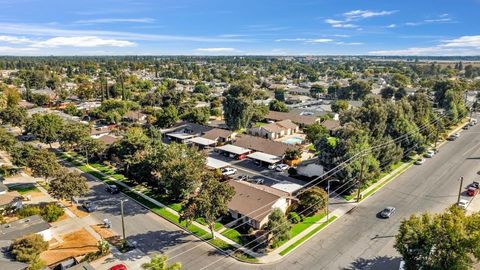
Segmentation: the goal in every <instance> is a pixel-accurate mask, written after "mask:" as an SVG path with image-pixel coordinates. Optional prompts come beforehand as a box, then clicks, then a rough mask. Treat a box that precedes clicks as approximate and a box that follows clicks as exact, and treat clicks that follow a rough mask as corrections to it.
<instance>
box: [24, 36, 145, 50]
mask: <svg viewBox="0 0 480 270" xmlns="http://www.w3.org/2000/svg"><path fill="white" fill-rule="evenodd" d="M135 45H136V44H135V43H133V42H131V41H127V40H118V39H104V38H99V37H96V36H82V37H54V38H50V39H47V40H44V41H39V42H36V43H34V44H32V45H31V46H32V47H37V48H43V47H63V46H68V47H131V46H135Z"/></svg>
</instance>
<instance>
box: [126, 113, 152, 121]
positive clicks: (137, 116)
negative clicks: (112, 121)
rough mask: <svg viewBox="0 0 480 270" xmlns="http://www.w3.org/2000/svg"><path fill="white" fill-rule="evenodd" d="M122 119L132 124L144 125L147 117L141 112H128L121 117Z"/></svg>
mask: <svg viewBox="0 0 480 270" xmlns="http://www.w3.org/2000/svg"><path fill="white" fill-rule="evenodd" d="M123 119H124V120H126V121H130V122H134V123H144V122H145V121H146V119H147V115H146V114H144V113H142V112H141V111H128V112H126V113H125V114H124V115H123Z"/></svg>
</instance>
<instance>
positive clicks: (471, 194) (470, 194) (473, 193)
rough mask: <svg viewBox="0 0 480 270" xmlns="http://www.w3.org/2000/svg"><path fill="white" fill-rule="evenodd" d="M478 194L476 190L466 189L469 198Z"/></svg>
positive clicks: (472, 188)
mask: <svg viewBox="0 0 480 270" xmlns="http://www.w3.org/2000/svg"><path fill="white" fill-rule="evenodd" d="M477 194H478V189H476V188H474V187H469V188H468V189H467V195H468V196H470V197H473V196H476V195H477Z"/></svg>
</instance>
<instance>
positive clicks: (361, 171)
mask: <svg viewBox="0 0 480 270" xmlns="http://www.w3.org/2000/svg"><path fill="white" fill-rule="evenodd" d="M364 166H365V155H363V156H362V163H361V165H360V178H359V179H358V182H359V186H358V190H357V203H358V202H359V201H360V190H361V188H362V184H363V170H364V169H363V167H364Z"/></svg>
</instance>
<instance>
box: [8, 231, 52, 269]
mask: <svg viewBox="0 0 480 270" xmlns="http://www.w3.org/2000/svg"><path fill="white" fill-rule="evenodd" d="M10 248H11V251H12V254H13V256H15V260H17V261H19V262H25V263H30V262H35V260H37V259H38V255H39V254H40V253H42V252H43V251H45V250H47V249H48V242H45V241H44V240H43V238H42V236H40V235H38V234H31V235H29V236H25V237H23V238H20V239H17V240H15V241H14V242H13V244H12V245H11V247H10Z"/></svg>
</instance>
